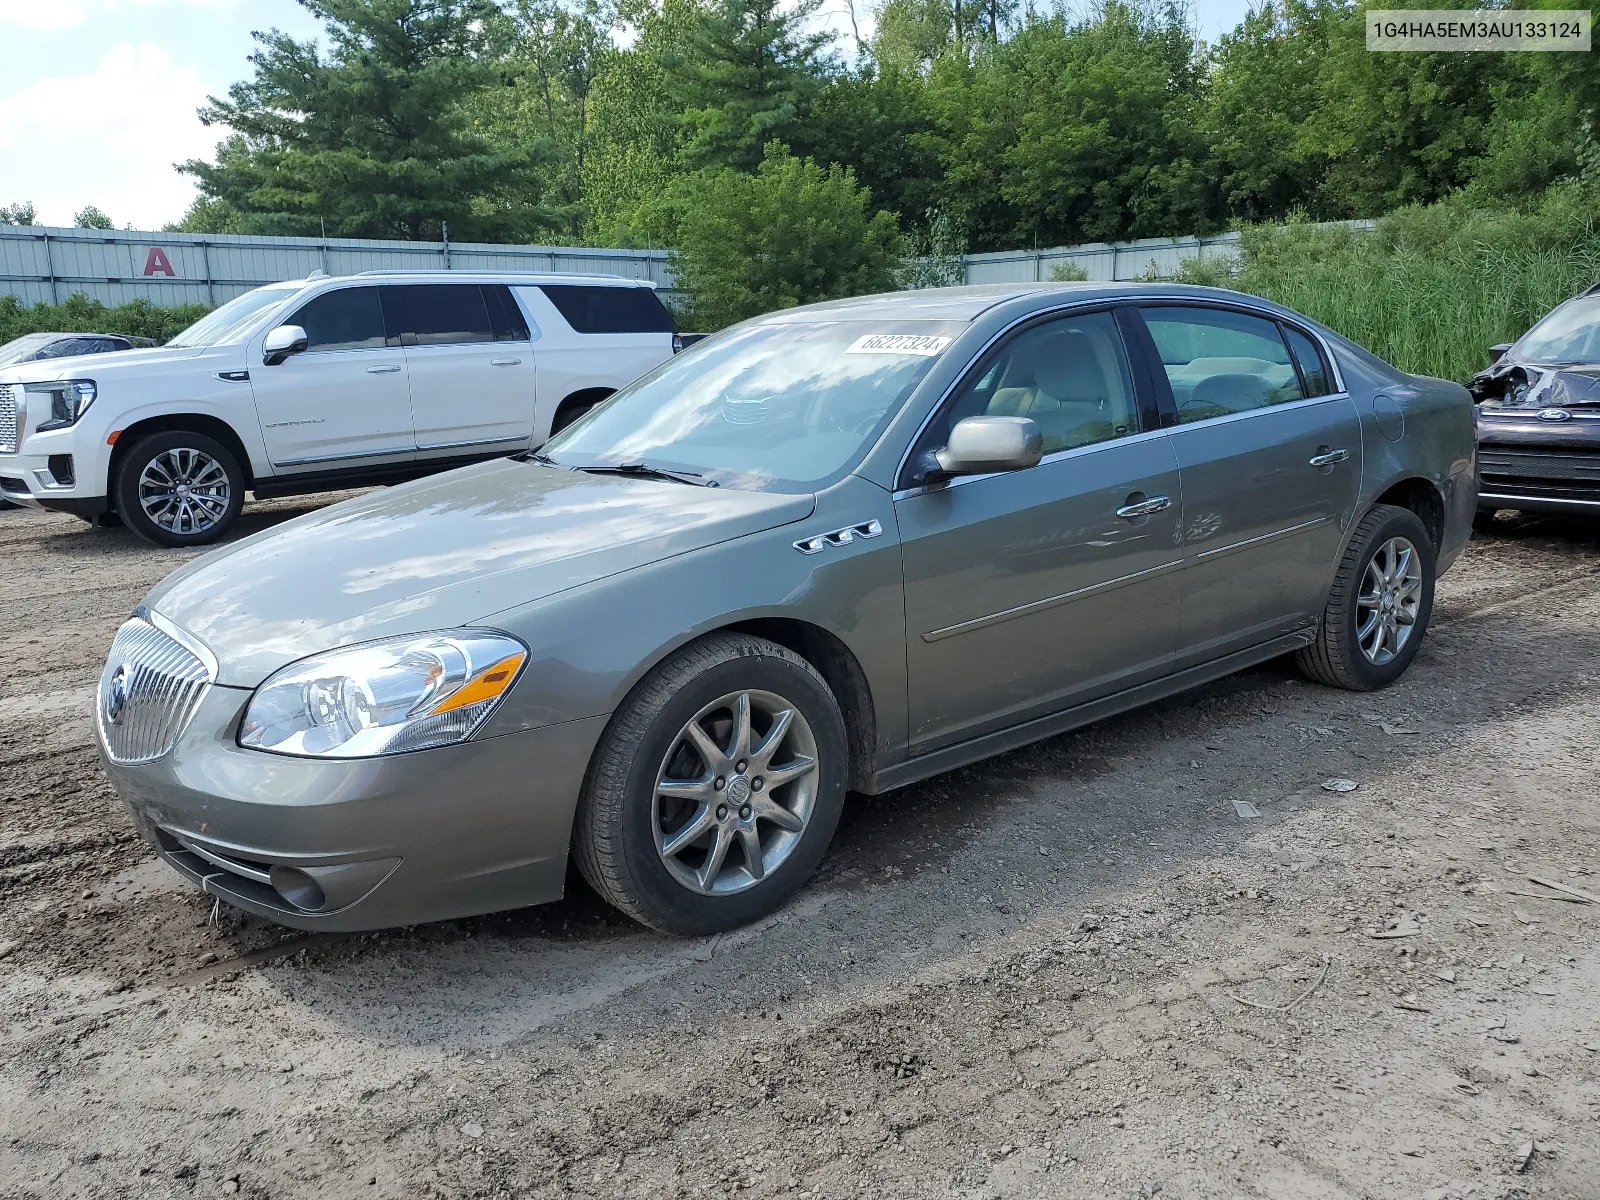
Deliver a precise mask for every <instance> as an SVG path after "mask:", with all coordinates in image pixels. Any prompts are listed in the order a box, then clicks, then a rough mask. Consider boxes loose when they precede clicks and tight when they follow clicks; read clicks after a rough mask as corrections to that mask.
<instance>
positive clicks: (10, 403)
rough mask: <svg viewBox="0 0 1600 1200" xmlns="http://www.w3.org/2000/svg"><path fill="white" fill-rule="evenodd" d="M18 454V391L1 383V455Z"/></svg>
mask: <svg viewBox="0 0 1600 1200" xmlns="http://www.w3.org/2000/svg"><path fill="white" fill-rule="evenodd" d="M16 452H17V389H16V386H15V385H14V384H10V383H0V454H15V453H16Z"/></svg>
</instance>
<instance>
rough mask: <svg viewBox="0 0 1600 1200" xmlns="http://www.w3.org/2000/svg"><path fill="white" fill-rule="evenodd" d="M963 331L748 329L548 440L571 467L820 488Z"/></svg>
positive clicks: (888, 325)
mask: <svg viewBox="0 0 1600 1200" xmlns="http://www.w3.org/2000/svg"><path fill="white" fill-rule="evenodd" d="M962 328H963V325H962V323H960V322H955V321H885V322H864V321H831V322H822V321H818V322H808V323H805V324H774V325H754V326H750V327H748V328H743V329H736V330H733V331H731V332H729V333H726V334H723V335H721V336H719V337H716V338H714V339H712V340H710V341H706V342H702V343H701V344H700V345H698V346H696V347H694V348H693V349H691V350H688V351H686V352H685V353H683V354H681V355H679V356H678V357H677V358H674V359H672V360H670V361H669V362H667V363H665V364H663V365H662V366H661V367H659V368H658V369H657V370H656V371H655V372H653V373H652V374H650V375H646V376H645V377H644V378H643V379H641V380H639V381H638V382H637V383H635V384H633V385H632V386H630V387H628V388H625V389H624V390H623V391H621V392H618V393H617V394H616V395H615V396H613V397H612V398H611V399H610V400H608V401H606V403H604V404H603V405H601V406H600V407H599V408H597V409H595V410H594V411H593V412H592V413H590V414H589V415H588V416H587V417H585V418H584V419H582V420H580V421H579V422H577V423H576V424H575V425H573V426H571V427H570V428H568V429H566V430H564V431H562V433H560V434H559V435H558V436H557V437H555V438H553V439H551V441H549V442H548V443H546V445H545V449H544V453H545V455H546V457H548V458H550V459H551V460H552V461H554V462H556V463H558V464H561V465H563V466H572V467H598V466H620V465H623V464H628V463H642V464H644V465H646V466H650V467H658V468H663V469H667V470H675V471H684V472H693V473H694V474H695V475H698V476H700V477H701V479H702V480H703V481H705V482H711V483H718V484H723V485H729V484H731V485H733V486H738V487H749V488H758V489H764V490H771V491H812V490H815V489H816V488H818V487H821V486H824V485H825V484H826V483H828V482H830V481H831V480H832V478H834V477H836V476H839V475H842V474H843V473H844V472H845V471H846V470H848V469H849V468H850V467H852V466H853V465H854V464H855V461H856V459H857V458H858V457H859V456H860V455H861V454H862V453H864V452H865V450H866V449H867V447H868V446H870V445H871V444H872V442H873V440H874V439H875V438H876V437H877V436H878V434H879V433H880V432H881V431H882V429H883V427H884V426H885V425H886V424H887V423H888V421H889V419H890V418H891V417H892V416H893V415H894V413H895V412H896V411H897V410H898V409H899V407H900V405H901V403H902V402H903V401H904V400H905V398H906V396H907V395H909V394H910V392H911V389H912V388H914V387H915V386H916V385H917V383H918V382H919V381H920V380H921V379H922V377H923V376H924V375H926V374H927V373H928V369H929V368H930V367H931V366H932V365H933V362H934V360H935V358H937V357H938V355H939V353H940V352H941V351H943V349H944V348H945V347H946V346H947V345H949V344H950V341H951V339H952V338H954V337H955V336H956V334H958V333H959V332H960V331H961V329H962Z"/></svg>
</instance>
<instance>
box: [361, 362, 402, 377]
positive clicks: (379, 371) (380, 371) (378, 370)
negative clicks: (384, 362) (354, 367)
mask: <svg viewBox="0 0 1600 1200" xmlns="http://www.w3.org/2000/svg"><path fill="white" fill-rule="evenodd" d="M399 369H400V368H399V367H397V366H395V365H394V364H392V363H391V364H390V365H389V366H386V367H368V368H367V374H368V375H388V374H390V373H392V372H394V371H398V370H399Z"/></svg>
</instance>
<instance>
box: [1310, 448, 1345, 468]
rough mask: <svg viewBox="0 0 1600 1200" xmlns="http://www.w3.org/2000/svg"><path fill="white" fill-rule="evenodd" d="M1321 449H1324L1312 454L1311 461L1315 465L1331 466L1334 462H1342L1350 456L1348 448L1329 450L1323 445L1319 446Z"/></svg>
mask: <svg viewBox="0 0 1600 1200" xmlns="http://www.w3.org/2000/svg"><path fill="white" fill-rule="evenodd" d="M1319 449H1322V451H1323V452H1322V453H1321V454H1313V455H1312V456H1311V460H1310V461H1311V465H1312V466H1313V467H1331V466H1333V464H1334V463H1342V462H1343V461H1344V460H1345V459H1347V458H1349V457H1350V451H1348V450H1328V449H1325V448H1322V447H1319Z"/></svg>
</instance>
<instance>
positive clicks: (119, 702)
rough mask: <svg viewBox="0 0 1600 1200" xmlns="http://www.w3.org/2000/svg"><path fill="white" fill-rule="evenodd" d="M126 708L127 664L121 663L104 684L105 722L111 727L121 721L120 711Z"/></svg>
mask: <svg viewBox="0 0 1600 1200" xmlns="http://www.w3.org/2000/svg"><path fill="white" fill-rule="evenodd" d="M127 707H128V664H127V663H123V664H122V665H121V666H119V667H118V668H117V669H116V670H115V671H113V672H112V674H111V678H110V679H109V680H108V681H107V682H106V720H107V721H108V722H109V723H111V724H112V725H115V724H117V723H118V722H119V721H121V720H122V710H123V709H125V708H127Z"/></svg>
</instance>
